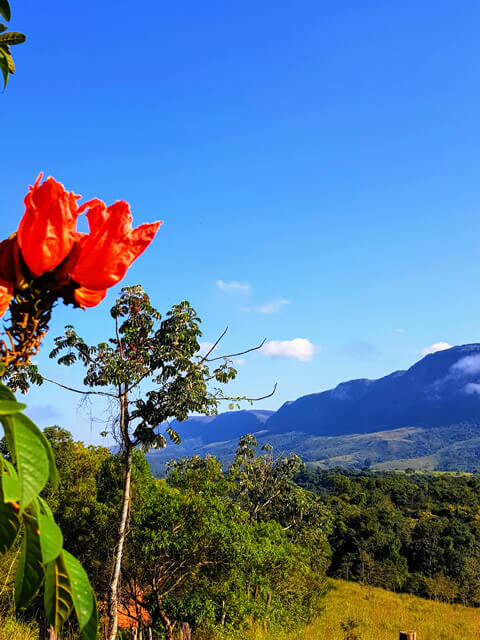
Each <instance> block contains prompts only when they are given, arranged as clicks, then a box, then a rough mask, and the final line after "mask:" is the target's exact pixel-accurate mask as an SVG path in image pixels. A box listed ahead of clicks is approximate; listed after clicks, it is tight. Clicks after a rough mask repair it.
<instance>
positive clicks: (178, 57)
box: [0, 0, 480, 442]
mask: <svg viewBox="0 0 480 640" xmlns="http://www.w3.org/2000/svg"><path fill="white" fill-rule="evenodd" d="M12 12H13V17H12V21H11V26H12V28H14V29H18V30H20V31H23V32H25V33H26V34H27V36H28V41H27V43H26V44H24V45H21V46H19V47H16V48H15V50H14V57H15V61H16V63H17V75H16V76H14V77H12V78H11V80H10V84H9V86H8V89H7V91H5V93H4V94H2V95H0V113H1V118H2V140H1V149H2V162H1V178H0V180H1V183H0V184H1V194H2V212H3V213H2V216H1V221H0V227H1V228H0V232H1V234H2V237H5V236H7V235H8V234H10V233H11V232H12V231H13V230H15V228H16V226H17V224H18V221H19V219H20V217H21V215H22V213H23V197H24V195H25V193H26V190H27V187H28V185H29V184H32V183H33V181H34V180H35V177H36V176H37V174H38V172H39V171H41V170H42V171H44V172H45V173H46V174H47V175H49V174H50V175H53V176H54V177H55V178H57V179H58V180H60V181H62V182H63V183H64V184H65V185H66V187H68V188H69V189H73V190H75V191H76V192H77V193H80V194H82V195H83V196H84V197H85V198H90V197H93V196H98V197H100V198H102V199H104V200H105V201H106V202H107V203H111V202H113V201H114V200H116V199H126V200H128V201H129V202H130V203H131V205H132V210H133V215H134V219H135V222H136V223H138V224H139V223H142V222H149V221H153V220H157V219H162V220H164V222H165V224H164V226H163V227H162V228H161V230H160V231H159V234H158V236H157V239H156V240H155V242H154V244H153V246H152V247H150V248H149V249H148V251H147V252H146V253H145V254H144V255H143V256H142V257H141V258H140V259H139V260H138V262H137V263H136V264H135V266H134V267H133V268H132V269H131V271H130V272H129V274H128V276H127V278H126V279H125V281H124V284H134V283H136V282H141V283H142V284H143V285H144V287H145V288H146V290H147V291H148V292H149V293H150V295H151V297H152V299H153V301H154V303H155V304H156V306H157V307H158V308H159V309H160V310H161V311H166V310H168V308H169V307H170V306H171V305H172V304H174V303H175V302H178V301H180V300H182V299H188V300H189V301H190V302H191V303H192V305H193V306H194V307H195V308H196V309H197V311H198V313H199V315H200V316H201V317H202V319H203V321H204V323H203V324H204V339H205V341H210V342H211V341H213V340H214V339H215V338H216V336H217V335H218V334H219V333H220V332H221V331H222V329H223V328H224V327H225V326H226V325H228V326H229V334H228V337H227V338H226V340H225V349H226V350H237V349H241V348H246V347H249V346H252V345H254V344H256V343H258V342H259V341H260V340H261V339H263V338H264V337H266V338H267V339H268V340H269V341H291V340H293V339H295V338H303V339H306V340H308V341H309V342H310V343H311V344H312V345H314V346H315V348H314V353H313V354H310V356H311V359H304V360H299V359H297V358H286V357H272V356H271V355H268V353H265V354H254V355H251V356H249V357H247V358H246V362H245V363H244V364H240V365H239V376H238V379H237V381H236V382H235V384H234V385H232V387H231V391H232V392H233V393H247V394H252V395H261V394H262V393H265V392H268V391H269V390H270V389H271V387H272V385H273V383H274V382H278V385H279V386H278V391H277V393H276V395H275V397H274V398H272V399H270V400H269V401H266V402H263V403H261V404H260V405H259V406H260V407H262V408H273V409H274V408H277V407H278V406H280V405H281V404H282V403H283V402H285V401H286V400H292V399H295V398H296V397H298V396H300V395H303V394H306V393H311V392H315V391H320V390H323V389H326V388H329V387H332V386H334V385H336V384H337V383H338V382H340V381H343V380H347V379H351V378H355V377H371V378H373V377H379V376H381V375H384V374H387V373H389V372H391V371H393V370H395V369H402V368H406V367H408V366H410V365H411V364H413V362H415V361H416V360H417V359H418V358H419V357H420V354H421V352H422V350H423V349H424V348H426V347H428V346H429V345H431V344H433V343H438V342H447V343H450V344H461V343H467V342H476V341H477V340H480V326H479V325H480V302H479V295H478V291H479V280H480V278H479V276H480V273H479V272H480V260H479V247H480V239H479V230H480V217H479V213H480V181H479V177H478V176H479V168H480V162H479V160H480V125H479V122H480V118H479V113H480V100H479V98H480V65H479V53H480V46H479V41H480V40H479V35H480V34H479V30H480V29H479V24H480V7H479V5H478V3H476V2H460V3H456V4H455V5H454V4H452V3H451V2H438V1H437V2H431V1H429V0H428V1H426V2H422V3H418V2H412V1H407V2H402V3H400V2H389V3H380V2H368V1H367V2H362V3H358V2H353V1H350V2H313V1H303V2H302V1H300V2H284V1H281V0H280V1H279V0H276V1H275V2H273V1H266V0H257V1H256V2H250V1H247V2H212V1H210V0H204V1H203V2H197V1H193V0H186V1H185V2H177V3H166V2H151V1H147V2H142V3H133V4H132V3H131V2H124V1H123V0H117V1H116V2H113V1H112V0H110V1H106V0H104V1H100V2H98V1H96V2H93V1H92V0H86V1H85V2H82V3H81V5H80V4H78V3H74V2H68V1H65V0H62V1H60V0H52V1H50V2H42V3H39V2H33V1H32V0H23V1H22V2H20V1H19V0H12ZM218 281H222V282H223V283H227V285H225V286H224V287H223V290H222V288H221V287H219V286H218ZM232 281H234V282H237V283H241V284H243V285H248V286H245V287H237V288H236V289H235V287H231V286H228V283H231V282H232ZM118 290H119V287H118V288H117V289H116V290H112V291H111V293H110V295H109V296H108V297H107V299H106V301H105V302H104V303H103V304H102V305H101V306H100V307H99V308H97V309H95V310H92V311H89V312H87V313H83V312H81V311H78V310H73V309H71V308H62V309H58V312H57V313H56V315H55V317H54V321H53V322H52V330H51V334H50V336H52V337H53V336H54V335H57V334H59V333H60V332H61V330H62V327H63V325H64V324H66V323H73V324H75V326H76V327H77V328H78V329H79V331H81V332H83V333H84V334H85V335H86V336H87V337H88V338H89V339H90V340H93V341H100V340H103V339H104V338H105V337H107V336H108V335H109V331H110V327H109V313H108V311H109V308H110V306H111V304H112V302H113V300H114V298H115V292H116V291H117V292H118ZM286 301H288V303H287V302H286ZM265 311H270V312H271V313H265ZM48 342H49V341H47V342H46V344H45V346H44V348H43V350H42V353H41V355H40V356H39V358H38V363H39V365H40V368H43V370H44V371H45V372H47V373H48V374H50V375H52V376H54V375H55V376H56V377H57V378H61V379H63V380H66V381H67V382H68V381H71V382H74V381H75V380H76V378H75V374H74V373H73V372H69V371H68V370H62V369H59V368H56V367H55V366H54V365H53V364H52V363H50V362H49V361H48V357H47V353H48V347H49V344H48ZM295 344H296V345H297V346H298V343H295ZM295 344H294V345H293V346H292V345H290V351H289V352H290V354H295V353H297V352H296V350H295V349H296V347H295ZM285 349H287V353H288V345H280V346H279V345H275V344H274V345H273V347H272V349H271V351H277V352H278V351H280V352H282V353H285ZM307 356H308V354H307ZM307 356H305V357H307ZM28 402H29V405H30V407H31V415H32V416H34V417H35V418H36V419H37V420H38V422H39V424H41V425H42V426H45V425H47V424H51V423H52V422H56V423H59V424H62V425H63V426H65V427H67V428H70V429H72V430H73V431H74V433H75V435H76V436H77V437H81V438H83V439H84V440H86V441H94V442H97V441H99V438H98V435H97V433H98V432H99V431H100V430H101V427H99V426H98V425H96V424H93V426H92V425H91V424H90V422H89V420H88V415H87V414H88V411H87V410H86V409H78V407H77V398H74V397H71V396H69V395H68V394H66V393H62V392H59V391H57V390H54V389H52V388H48V389H47V387H44V388H42V389H41V390H38V391H35V392H32V393H31V394H30V397H29V399H28ZM91 411H92V415H93V416H94V417H97V418H101V417H102V415H101V411H100V409H97V408H96V407H95V406H93V407H92V408H91Z"/></svg>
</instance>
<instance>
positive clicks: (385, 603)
mask: <svg viewBox="0 0 480 640" xmlns="http://www.w3.org/2000/svg"><path fill="white" fill-rule="evenodd" d="M332 586H333V588H332V590H331V591H330V592H329V594H328V595H327V597H326V598H325V609H324V611H323V612H322V614H321V615H320V616H319V618H318V620H316V621H315V622H314V623H313V624H312V625H310V626H308V627H307V628H306V629H304V630H303V631H301V632H299V631H298V630H296V631H292V632H290V633H283V634H280V633H277V632H275V633H271V634H268V633H267V635H265V634H264V632H263V630H262V629H255V630H254V629H252V631H251V634H250V635H249V636H248V640H324V639H325V640H327V639H328V640H345V638H346V637H348V636H347V635H346V633H345V632H344V631H343V630H342V626H341V625H342V623H348V622H349V621H353V622H354V623H358V626H356V627H355V629H354V633H355V634H356V636H357V637H358V639H359V640H398V637H399V631H416V632H417V640H480V609H474V608H470V607H462V606H460V605H448V604H443V603H440V602H432V601H430V600H423V599H422V598H416V597H415V596H409V595H405V594H395V593H391V592H389V591H384V590H383V589H375V588H370V587H363V586H360V585H358V584H354V583H352V582H344V581H341V580H334V581H332Z"/></svg>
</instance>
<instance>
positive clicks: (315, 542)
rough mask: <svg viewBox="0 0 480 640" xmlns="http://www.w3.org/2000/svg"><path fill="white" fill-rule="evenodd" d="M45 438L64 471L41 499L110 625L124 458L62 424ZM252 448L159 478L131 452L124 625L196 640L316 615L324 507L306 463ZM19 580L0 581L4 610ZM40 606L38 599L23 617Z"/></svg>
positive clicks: (184, 464) (245, 441)
mask: <svg viewBox="0 0 480 640" xmlns="http://www.w3.org/2000/svg"><path fill="white" fill-rule="evenodd" d="M45 434H46V436H47V438H48V439H49V441H50V443H51V445H52V448H53V450H54V453H55V456H56V460H57V465H58V468H59V475H60V484H59V486H58V488H56V489H55V490H53V489H49V490H48V492H47V495H46V496H45V497H46V498H47V499H48V501H49V504H50V505H51V506H52V510H53V512H54V514H55V518H56V520H57V522H58V523H59V524H60V526H61V528H62V531H63V534H64V545H65V548H66V549H68V550H70V551H71V552H73V553H75V554H76V556H77V557H78V558H79V559H80V561H81V562H82V564H83V566H84V567H85V569H86V570H87V572H88V574H89V576H90V578H91V581H92V585H93V587H94V590H95V592H96V594H97V597H98V601H99V607H100V611H101V612H102V611H103V613H104V616H103V618H104V621H103V623H104V626H105V627H106V616H105V608H106V603H107V594H108V585H109V578H110V572H111V566H112V563H113V561H114V558H113V555H114V549H115V536H116V529H115V524H114V523H115V522H116V520H117V517H118V511H119V509H120V508H121V504H122V496H123V491H122V486H123V485H122V465H123V461H122V458H121V455H113V454H112V453H111V452H110V451H109V450H107V449H105V448H103V447H93V446H88V447H87V446H84V445H83V444H82V443H80V442H75V441H74V440H73V439H72V437H71V435H70V434H69V433H68V431H65V430H64V429H61V428H59V427H51V428H48V429H46V430H45ZM256 453H257V443H256V441H255V439H254V438H253V437H252V436H245V437H244V438H242V439H241V441H240V443H239V446H238V449H237V454H236V456H235V460H234V462H233V464H232V465H231V466H230V467H229V468H228V469H226V470H225V469H222V465H221V463H220V462H219V461H218V460H217V459H215V458H214V457H206V458H200V457H193V458H186V459H182V460H179V461H178V462H176V463H174V464H172V465H171V466H170V468H169V469H168V473H167V475H166V477H165V478H163V479H157V478H154V476H153V475H152V473H151V471H150V468H149V466H148V464H147V462H146V460H145V457H144V455H143V454H142V453H140V452H139V451H136V450H135V451H134V454H133V466H132V493H133V498H134V499H133V500H132V511H131V518H130V525H129V531H128V546H127V548H126V552H125V554H124V558H123V562H122V572H121V581H120V584H121V588H120V609H119V610H120V623H121V626H122V625H127V624H132V625H139V626H140V627H141V626H145V627H151V628H152V630H153V633H154V636H153V637H154V638H155V637H158V638H167V639H171V638H173V637H176V635H175V634H176V632H177V630H178V628H179V627H180V625H181V624H182V623H188V625H189V626H190V628H191V629H192V630H193V631H194V632H195V633H196V637H201V636H202V633H203V634H205V635H207V634H208V637H212V635H211V634H212V630H213V631H214V632H215V633H218V635H219V636H225V637H232V636H234V635H235V634H239V637H240V636H241V633H242V628H244V626H245V625H247V624H250V623H251V622H252V621H257V622H258V623H259V624H261V625H264V626H268V628H272V629H273V628H276V627H279V626H287V627H293V626H296V625H297V624H302V623H305V622H307V621H308V620H310V619H311V617H312V615H313V614H314V613H315V612H316V611H318V608H319V603H320V600H321V598H322V596H323V594H324V593H325V589H326V578H325V576H326V570H327V567H328V564H329V556H330V548H329V544H328V540H327V537H328V532H329V529H330V527H331V521H330V518H329V515H328V512H327V510H326V508H325V506H324V505H323V504H322V503H321V501H320V500H319V499H318V498H317V497H316V496H315V494H312V493H311V492H308V491H306V490H304V489H301V488H300V487H298V486H297V485H296V484H295V483H294V482H293V477H294V475H295V474H296V473H297V472H298V471H299V469H300V468H301V466H302V464H301V461H300V459H299V458H298V457H297V456H293V455H291V456H289V457H279V458H277V457H275V456H274V453H273V451H272V449H271V448H269V447H266V448H264V451H262V452H260V455H256ZM16 554H17V550H16V549H13V550H12V551H11V552H10V553H9V554H7V555H6V556H5V557H4V558H3V560H2V563H3V567H5V569H6V570H8V566H9V563H12V562H13V563H14V562H15V561H16V560H17V556H16ZM12 586H13V585H12V584H11V580H10V582H8V584H6V586H5V588H4V589H3V590H2V586H1V585H0V600H1V605H2V607H3V611H4V612H6V611H8V608H9V606H10V605H11V590H12ZM40 609H41V607H40V606H39V603H34V604H33V605H32V607H31V608H30V610H29V611H27V612H26V615H27V618H28V617H29V616H30V618H32V617H33V618H35V617H36V616H38V614H39V612H40ZM0 615H1V613H0ZM104 630H106V629H104ZM71 631H72V632H74V628H72V629H71ZM67 634H68V630H67ZM235 637H236V636H235Z"/></svg>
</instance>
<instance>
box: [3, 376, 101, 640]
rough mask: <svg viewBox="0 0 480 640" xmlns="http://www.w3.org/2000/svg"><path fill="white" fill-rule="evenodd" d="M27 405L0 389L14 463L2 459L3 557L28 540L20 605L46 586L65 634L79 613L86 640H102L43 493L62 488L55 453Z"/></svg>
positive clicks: (50, 609) (21, 559)
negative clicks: (26, 410)
mask: <svg viewBox="0 0 480 640" xmlns="http://www.w3.org/2000/svg"><path fill="white" fill-rule="evenodd" d="M24 408H25V405H23V404H20V403H17V402H16V400H15V396H14V395H13V393H12V392H11V391H10V390H9V389H8V388H7V387H5V386H4V385H2V384H0V422H1V424H2V426H3V429H4V433H5V441H6V445H7V448H8V453H9V458H10V459H7V458H4V457H1V458H0V465H1V467H0V481H1V486H0V552H1V553H6V552H8V551H9V550H10V549H11V548H12V547H13V546H14V545H15V543H16V539H17V535H22V542H21V546H20V553H19V556H18V562H17V566H16V573H15V587H14V601H15V608H16V609H17V611H20V610H22V609H24V608H26V607H27V606H28V605H29V603H30V602H31V601H32V599H33V598H34V597H35V595H36V593H37V592H38V591H39V589H40V588H41V586H42V584H43V585H44V602H45V612H46V616H47V619H48V621H49V623H50V624H51V625H52V626H53V628H54V629H55V630H56V631H58V632H59V631H60V629H61V627H62V625H63V623H64V622H65V621H66V620H67V618H68V617H69V616H70V613H71V612H72V611H74V612H75V615H76V618H77V620H78V625H79V629H80V631H81V634H82V638H83V639H84V640H90V639H93V638H96V637H97V626H98V616H97V607H96V601H95V596H94V594H93V591H92V589H91V587H90V583H89V580H88V578H87V574H86V573H85V571H84V569H83V568H82V566H81V565H80V563H79V562H78V560H76V559H75V558H74V557H73V556H72V555H70V554H69V553H68V552H67V551H66V550H65V549H64V548H63V536H62V532H61V530H60V528H59V527H58V525H57V524H56V522H55V520H54V518H53V515H52V511H51V509H50V507H49V506H48V504H47V503H46V502H45V500H44V499H43V498H42V497H41V496H40V493H41V492H42V490H43V489H44V488H45V486H46V484H47V482H49V483H50V485H51V486H52V487H56V485H57V471H56V468H55V462H54V457H53V452H52V449H51V446H50V444H49V442H48V440H47V439H46V438H45V436H44V435H43V434H42V432H41V431H40V430H39V429H38V428H37V427H36V426H35V425H34V424H33V422H31V420H29V419H28V418H27V416H25V415H24V414H23V413H22V411H23V409H24Z"/></svg>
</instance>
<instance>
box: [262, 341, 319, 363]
mask: <svg viewBox="0 0 480 640" xmlns="http://www.w3.org/2000/svg"><path fill="white" fill-rule="evenodd" d="M260 352H261V353H262V354H263V355H265V356H272V357H274V358H297V360H302V361H303V362H307V361H308V360H312V359H313V354H314V353H315V345H313V344H312V343H311V342H310V340H307V338H294V339H293V340H271V341H270V342H267V343H266V344H264V345H263V347H262V348H261V349H260Z"/></svg>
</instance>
